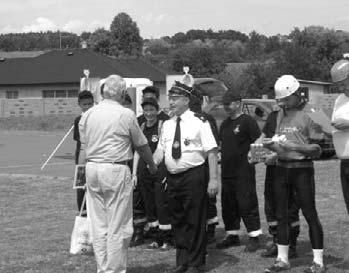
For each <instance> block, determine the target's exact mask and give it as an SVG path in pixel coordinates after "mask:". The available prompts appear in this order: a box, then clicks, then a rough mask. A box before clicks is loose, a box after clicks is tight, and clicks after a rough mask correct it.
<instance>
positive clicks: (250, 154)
mask: <svg viewBox="0 0 349 273" xmlns="http://www.w3.org/2000/svg"><path fill="white" fill-rule="evenodd" d="M247 160H248V163H249V164H253V163H255V162H253V161H252V153H251V151H248V154H247Z"/></svg>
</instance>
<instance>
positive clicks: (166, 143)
mask: <svg viewBox="0 0 349 273" xmlns="http://www.w3.org/2000/svg"><path fill="white" fill-rule="evenodd" d="M191 96H195V91H194V89H193V88H192V87H189V86H187V85H185V84H182V83H180V82H175V84H174V85H173V86H172V88H171V89H170V90H169V103H170V109H171V110H172V111H173V113H174V114H175V115H174V116H173V117H172V118H171V119H169V120H167V121H165V122H164V125H163V127H162V132H161V137H160V141H159V144H158V146H157V149H156V151H155V153H154V161H155V163H156V164H160V162H162V161H163V160H165V165H166V168H167V171H168V175H167V180H166V181H167V191H168V203H169V209H170V213H171V224H172V227H173V231H174V239H175V246H176V264H177V266H176V267H175V268H174V269H173V270H172V271H171V272H172V273H182V272H187V273H189V272H190V273H198V272H201V271H202V270H203V268H202V267H203V266H204V265H205V262H206V217H207V204H208V203H207V193H208V194H209V195H210V196H214V195H216V194H217V191H218V181H217V171H218V170H217V143H216V140H215V138H214V136H213V134H212V131H211V128H210V125H209V123H208V122H207V121H205V119H204V118H203V117H200V115H197V114H195V113H194V112H192V111H190V110H189V101H190V97H191ZM206 158H208V164H209V176H210V180H209V183H208V186H207V183H206V173H205V160H206Z"/></svg>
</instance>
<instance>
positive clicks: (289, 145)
mask: <svg viewBox="0 0 349 273" xmlns="http://www.w3.org/2000/svg"><path fill="white" fill-rule="evenodd" d="M279 145H280V147H281V148H283V149H284V150H286V151H297V150H298V147H299V144H298V143H296V142H293V141H283V142H280V143H279Z"/></svg>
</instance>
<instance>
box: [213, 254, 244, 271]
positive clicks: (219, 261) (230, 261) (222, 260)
mask: <svg viewBox="0 0 349 273" xmlns="http://www.w3.org/2000/svg"><path fill="white" fill-rule="evenodd" d="M239 261H240V259H238V258H237V257H236V256H234V255H232V254H229V253H226V252H224V251H223V250H220V249H209V250H208V255H207V261H206V270H207V271H211V270H214V269H216V268H218V267H222V266H224V265H229V267H231V266H232V265H235V264H237V263H238V262H239Z"/></svg>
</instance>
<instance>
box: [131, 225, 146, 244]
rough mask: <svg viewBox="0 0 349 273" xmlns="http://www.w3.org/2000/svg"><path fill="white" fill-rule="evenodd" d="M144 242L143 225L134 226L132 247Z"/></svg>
mask: <svg viewBox="0 0 349 273" xmlns="http://www.w3.org/2000/svg"><path fill="white" fill-rule="evenodd" d="M143 244H144V238H143V227H134V232H133V236H132V239H131V242H130V247H135V246H140V245H143Z"/></svg>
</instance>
